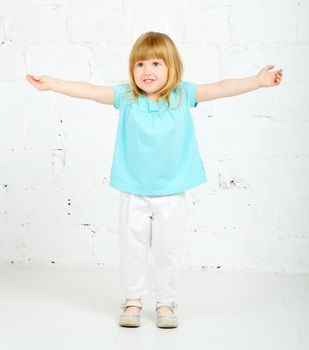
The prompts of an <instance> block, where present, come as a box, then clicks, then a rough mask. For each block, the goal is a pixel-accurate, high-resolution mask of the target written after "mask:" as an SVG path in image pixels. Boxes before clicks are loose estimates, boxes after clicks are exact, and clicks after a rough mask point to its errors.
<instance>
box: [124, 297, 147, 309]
mask: <svg viewBox="0 0 309 350" xmlns="http://www.w3.org/2000/svg"><path fill="white" fill-rule="evenodd" d="M129 306H136V307H139V308H140V309H141V310H142V302H141V300H140V299H126V301H125V302H124V303H123V304H122V305H121V307H122V308H123V309H126V308H127V307H129Z"/></svg>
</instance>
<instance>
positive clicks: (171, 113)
mask: <svg viewBox="0 0 309 350" xmlns="http://www.w3.org/2000/svg"><path fill="white" fill-rule="evenodd" d="M180 87H181V89H182V92H183V93H182V102H181V104H180V106H177V102H178V100H179V95H180V94H179V91H178V89H174V90H173V92H172V94H171V98H170V101H171V106H170V107H169V108H168V106H167V102H166V101H164V100H160V101H158V102H157V101H154V100H151V99H150V98H148V97H147V96H146V95H143V96H140V97H138V99H137V100H136V101H135V102H133V101H132V100H130V97H132V95H131V94H130V85H129V84H128V83H124V84H118V85H115V86H113V91H114V106H115V108H117V109H119V110H120V116H119V120H118V129H117V136H116V142H115V148H114V156H113V163H112V168H111V175H110V181H109V185H110V186H111V187H113V188H115V189H118V190H120V191H124V192H129V193H134V194H138V195H147V196H160V195H169V194H175V193H180V192H183V191H186V190H188V189H190V188H193V187H196V186H198V185H201V184H203V183H205V182H207V178H206V174H205V169H204V166H203V162H202V159H201V157H200V153H199V149H198V144H197V140H196V135H195V130H194V125H193V120H192V115H191V112H190V107H196V106H197V104H198V103H197V102H196V101H195V94H196V87H197V84H195V83H189V82H184V81H181V83H180Z"/></svg>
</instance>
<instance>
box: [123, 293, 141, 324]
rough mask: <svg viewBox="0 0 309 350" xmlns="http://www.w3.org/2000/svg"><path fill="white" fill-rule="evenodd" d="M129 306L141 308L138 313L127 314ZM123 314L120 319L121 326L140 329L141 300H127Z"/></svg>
mask: <svg viewBox="0 0 309 350" xmlns="http://www.w3.org/2000/svg"><path fill="white" fill-rule="evenodd" d="M129 306H136V307H138V308H139V310H138V311H137V312H134V313H129V314H127V313H125V311H126V309H127V308H128V307H129ZM121 308H122V309H123V312H122V313H121V315H120V317H119V326H122V327H139V326H140V324H141V320H140V311H141V310H142V302H141V299H126V301H125V302H124V303H123V304H122V305H121Z"/></svg>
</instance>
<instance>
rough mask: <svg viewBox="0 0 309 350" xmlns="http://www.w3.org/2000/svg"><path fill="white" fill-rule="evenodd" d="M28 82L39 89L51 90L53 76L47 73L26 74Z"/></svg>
mask: <svg viewBox="0 0 309 350" xmlns="http://www.w3.org/2000/svg"><path fill="white" fill-rule="evenodd" d="M26 79H27V80H28V81H29V83H30V84H31V85H32V86H34V87H35V88H36V89H38V90H40V91H47V90H51V85H52V81H53V78H52V77H50V76H48V75H30V74H27V75H26Z"/></svg>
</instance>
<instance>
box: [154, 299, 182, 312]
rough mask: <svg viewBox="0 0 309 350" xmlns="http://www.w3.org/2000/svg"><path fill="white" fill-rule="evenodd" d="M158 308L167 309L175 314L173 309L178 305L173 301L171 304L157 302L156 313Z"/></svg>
mask: <svg viewBox="0 0 309 350" xmlns="http://www.w3.org/2000/svg"><path fill="white" fill-rule="evenodd" d="M160 307H169V308H170V309H171V310H172V311H173V312H175V309H176V308H177V307H178V305H177V304H176V303H175V302H174V301H173V302H171V303H160V302H157V303H156V311H158V309H159V308H160Z"/></svg>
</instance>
